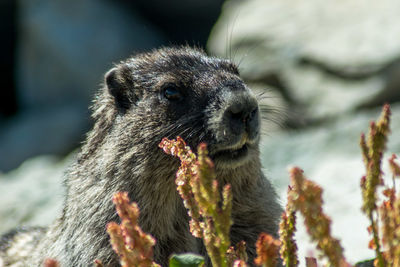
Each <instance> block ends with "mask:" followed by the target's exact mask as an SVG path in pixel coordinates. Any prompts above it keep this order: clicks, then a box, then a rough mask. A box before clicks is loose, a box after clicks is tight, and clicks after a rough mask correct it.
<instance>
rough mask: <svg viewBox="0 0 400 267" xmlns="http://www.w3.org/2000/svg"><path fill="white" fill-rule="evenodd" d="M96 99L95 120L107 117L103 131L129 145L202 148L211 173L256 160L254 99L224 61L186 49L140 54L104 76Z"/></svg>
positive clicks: (257, 124) (257, 119)
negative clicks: (169, 143) (173, 141)
mask: <svg viewBox="0 0 400 267" xmlns="http://www.w3.org/2000/svg"><path fill="white" fill-rule="evenodd" d="M97 102H98V103H97V104H96V110H95V114H94V117H95V118H96V119H97V120H98V121H102V120H104V118H101V117H102V116H105V115H104V114H105V113H104V112H106V113H107V112H108V114H109V115H106V117H107V118H108V121H109V122H108V125H107V123H104V122H100V124H104V125H105V126H104V131H109V132H110V131H111V132H113V131H128V132H129V133H126V134H125V135H124V136H123V138H122V139H123V140H124V142H128V143H129V138H131V139H132V146H134V145H135V144H137V143H146V145H149V146H150V147H148V149H153V148H152V147H153V146H154V149H157V147H158V143H159V142H160V141H161V139H162V138H163V137H168V138H176V136H181V137H182V138H183V139H184V140H185V141H186V142H187V143H188V144H189V145H190V146H191V147H192V148H196V147H197V145H198V144H199V143H200V142H205V143H207V145H208V149H209V153H210V156H211V158H212V159H213V160H214V162H215V165H216V168H221V169H225V168H237V167H239V166H241V165H243V164H246V162H249V161H252V160H258V141H259V135H260V133H259V132H260V116H259V107H258V103H257V99H256V97H255V96H254V95H253V93H252V92H251V91H250V90H249V88H248V87H247V86H246V84H245V83H244V82H243V81H242V79H241V78H240V77H239V72H238V69H237V67H236V66H235V65H234V64H233V63H232V62H230V61H228V60H224V59H219V58H215V57H208V56H207V55H205V54H204V52H202V51H200V50H196V49H192V48H188V47H179V48H162V49H159V50H154V51H152V52H149V53H144V54H139V55H137V56H134V57H132V58H130V59H128V60H126V61H124V62H121V63H120V64H117V65H116V66H115V67H114V68H113V69H111V70H110V71H109V72H107V74H106V75H105V86H104V92H103V93H102V96H101V97H99V99H98V100H97ZM110 114H112V115H110ZM98 124H99V122H98ZM160 153H161V151H160Z"/></svg>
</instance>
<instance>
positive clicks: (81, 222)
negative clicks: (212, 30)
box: [25, 47, 281, 267]
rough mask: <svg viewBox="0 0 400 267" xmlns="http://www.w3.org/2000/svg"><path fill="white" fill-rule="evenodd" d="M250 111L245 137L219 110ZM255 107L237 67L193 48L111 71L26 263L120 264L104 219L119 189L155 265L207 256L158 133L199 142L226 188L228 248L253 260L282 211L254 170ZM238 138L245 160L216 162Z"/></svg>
mask: <svg viewBox="0 0 400 267" xmlns="http://www.w3.org/2000/svg"><path fill="white" fill-rule="evenodd" d="M168 86H172V87H173V88H175V89H177V90H178V92H179V96H180V97H181V98H180V99H179V100H169V99H167V98H166V96H165V90H166V89H165V88H168ZM232 103H233V104H232ZM250 108H251V109H253V111H254V112H253V113H252V114H255V115H254V116H255V117H254V118H251V121H252V124H253V125H252V126H251V127H252V129H251V130H249V131H248V132H247V133H246V135H242V134H237V133H235V131H233V130H235V129H236V128H235V127H233V128H232V127H231V126H229V125H231V124H233V123H238V125H239V126H240V127H242V126H243V125H242V124H241V122H240V121H241V120H242V119H239V120H236V119H235V118H233V119H232V118H229V116H230V115H229V116H228V115H225V114H226V111H227V110H228V109H229V110H230V109H232V111H229V112H231V113H232V114H233V115H232V116H237V114H239V115H240V114H241V113H240V112H242V110H245V109H250ZM254 108H255V109H254ZM237 110H239V111H237ZM257 111H258V107H257V101H256V98H255V97H254V96H253V94H252V93H251V92H250V90H249V89H248V88H247V87H246V85H245V84H244V83H243V81H242V80H241V79H240V78H239V76H238V71H237V68H236V66H235V65H234V64H232V63H231V62H229V61H227V60H223V59H217V58H212V57H207V56H206V55H205V54H204V53H203V52H201V51H199V50H195V49H191V48H188V47H180V48H163V49H159V50H155V51H153V52H150V53H145V54H140V55H137V56H135V57H132V58H130V59H128V60H127V61H125V62H121V63H120V64H118V65H116V66H115V68H113V69H112V70H111V71H109V72H108V73H107V74H106V77H105V83H104V86H103V88H102V90H101V91H100V93H99V94H98V96H97V97H96V99H95V101H94V106H93V118H94V120H95V125H94V128H93V130H92V131H91V132H89V134H88V136H87V141H86V142H85V144H84V146H83V148H82V152H81V153H80V154H79V156H78V158H77V161H76V163H75V164H74V165H73V166H71V168H70V170H69V172H68V174H67V175H66V186H67V196H66V199H65V205H64V210H63V213H62V215H61V216H60V218H59V219H58V220H56V222H55V223H54V224H53V225H52V226H51V227H50V228H49V229H48V230H47V232H46V233H45V235H44V236H43V238H42V239H41V240H40V241H39V242H38V244H37V247H36V249H34V251H33V252H32V255H29V256H28V257H26V258H25V264H26V265H27V266H40V265H42V263H43V260H44V259H45V258H47V257H51V258H55V259H57V260H58V261H59V262H60V263H61V266H68V267H69V266H91V265H92V263H93V261H94V259H100V260H101V261H102V262H103V263H104V264H105V265H106V266H119V263H118V259H117V256H116V255H115V253H114V252H113V251H112V248H111V246H110V244H109V238H108V235H107V233H106V231H105V229H106V224H107V223H108V222H110V221H118V218H117V215H116V213H115V209H114V206H113V204H112V202H111V198H112V195H113V194H114V193H115V192H117V191H127V192H129V196H130V198H131V200H132V201H136V202H137V203H138V205H139V207H140V210H141V215H140V225H141V226H142V228H143V230H144V231H146V232H149V233H151V234H152V235H153V236H154V237H155V238H156V240H157V244H156V246H155V253H154V255H155V261H156V262H158V263H160V264H162V265H163V266H167V265H168V264H167V262H168V257H169V255H170V254H171V253H182V252H197V253H201V254H205V250H204V247H203V245H202V242H201V241H199V240H196V239H195V238H194V237H193V236H192V235H191V234H190V232H189V228H188V215H187V211H186V209H185V208H184V206H183V203H182V200H181V199H180V197H179V195H178V194H177V191H176V188H175V183H174V178H175V172H176V170H177V168H178V166H179V162H178V160H177V159H175V158H173V157H171V156H168V155H165V154H164V153H163V152H162V151H161V150H160V149H159V148H158V146H157V145H158V143H159V142H160V141H161V139H162V137H164V136H166V137H169V138H175V137H176V136H178V135H180V136H182V137H183V138H184V139H185V140H186V141H187V142H188V144H189V145H190V146H192V147H193V148H195V147H196V146H197V144H198V143H200V142H206V143H207V144H208V145H209V149H210V154H211V157H212V158H213V159H214V160H215V165H216V172H217V177H218V179H219V180H220V182H221V184H225V183H230V184H232V189H233V196H234V200H233V211H232V212H233V214H232V216H233V222H234V224H233V226H232V230H231V239H232V243H233V244H235V243H237V242H239V241H241V240H245V241H246V242H247V245H248V252H249V256H250V263H252V261H253V258H254V255H255V248H254V244H255V241H256V239H257V237H258V234H259V233H260V232H267V233H270V234H272V235H274V236H276V235H277V230H278V221H279V217H280V214H281V208H280V206H279V204H278V203H277V197H276V194H275V191H274V189H273V188H272V187H271V184H270V183H269V182H268V180H267V179H265V177H264V176H263V174H262V171H261V164H260V160H259V150H258V142H259V133H258V132H259V126H258V122H259V120H260V119H259V116H258V113H257ZM238 112H239V113H238ZM243 112H244V111H243ZM246 112H247V111H246ZM246 114H247V113H246ZM227 116H228V117H227ZM248 116H250V115H246V118H248ZM245 120H246V119H243V121H245ZM248 120H250V119H248ZM246 125H247V124H246ZM240 127H239V128H240ZM246 127H247V126H246ZM249 127H250V126H249ZM232 129H233V130H232ZM246 129H247V128H246ZM243 136H246V137H247V139H246V138H245V137H243ZM240 138H242V139H243V138H244V139H243V140H247V141H246V142H247V144H248V151H247V153H248V155H247V157H245V158H244V159H242V160H237V161H235V160H232V161H230V160H224V159H221V158H220V157H219V156H218V155H219V154H218V153H219V152H220V151H221V150H223V149H224V148H229V149H236V148H237V147H236V146H237V144H238V143H239V141H240ZM240 142H242V141H240ZM241 144H242V143H241Z"/></svg>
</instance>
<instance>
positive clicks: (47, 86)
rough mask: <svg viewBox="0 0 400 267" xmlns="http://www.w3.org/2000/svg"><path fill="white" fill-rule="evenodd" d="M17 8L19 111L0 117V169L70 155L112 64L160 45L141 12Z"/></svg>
mask: <svg viewBox="0 0 400 267" xmlns="http://www.w3.org/2000/svg"><path fill="white" fill-rule="evenodd" d="M18 8H19V19H18V22H19V32H18V41H19V46H18V49H17V64H16V65H17V66H16V67H17V68H16V74H17V75H16V76H17V77H16V80H17V87H18V88H17V89H18V99H19V107H20V111H19V113H18V114H17V115H16V116H15V117H13V118H11V119H10V120H9V121H6V120H0V137H1V138H0V151H1V153H0V171H9V170H11V169H13V168H16V167H17V166H18V165H19V164H20V163H21V162H23V161H24V160H26V159H27V158H29V157H32V156H34V155H38V154H57V155H60V154H61V155H65V153H67V152H69V151H71V150H72V149H73V148H74V147H76V146H77V144H78V143H79V141H81V140H82V139H83V136H84V134H85V132H86V130H87V128H88V126H89V121H90V120H89V118H90V117H89V114H88V106H89V105H90V101H91V99H92V98H93V95H94V93H95V91H96V90H97V89H98V88H99V86H100V83H101V82H102V81H103V78H102V77H103V74H104V73H105V72H106V71H107V70H108V69H110V67H111V66H112V62H118V61H119V60H122V59H125V58H126V57H128V56H129V55H130V54H132V53H134V52H137V51H140V50H144V49H148V48H150V47H154V46H159V45H161V44H162V43H165V38H164V37H163V34H162V33H160V32H159V31H158V30H157V29H155V28H154V27H152V26H151V25H150V24H149V23H146V20H144V19H142V18H141V16H140V15H139V14H137V13H135V11H134V10H129V11H128V10H127V9H126V8H124V7H123V6H122V5H121V4H118V3H116V2H113V1H107V0H100V1H96V0H88V1H83V2H82V1H78V0H72V1H65V0H54V1H47V0H20V1H19V3H18Z"/></svg>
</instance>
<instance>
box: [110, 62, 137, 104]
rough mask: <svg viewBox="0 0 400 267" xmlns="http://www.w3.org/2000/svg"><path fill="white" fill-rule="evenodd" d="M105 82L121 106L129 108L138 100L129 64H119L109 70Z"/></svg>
mask: <svg viewBox="0 0 400 267" xmlns="http://www.w3.org/2000/svg"><path fill="white" fill-rule="evenodd" d="M105 84H106V86H107V89H108V92H109V93H110V94H111V95H112V96H113V97H114V99H115V103H116V105H117V106H118V107H119V108H122V109H124V110H125V109H128V108H129V107H130V106H131V105H132V104H133V103H134V102H136V99H135V97H134V93H133V81H132V77H131V72H130V70H129V68H128V67H127V66H118V67H115V68H112V69H111V70H109V71H108V72H107V73H106V75H105Z"/></svg>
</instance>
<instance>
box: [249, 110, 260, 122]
mask: <svg viewBox="0 0 400 267" xmlns="http://www.w3.org/2000/svg"><path fill="white" fill-rule="evenodd" d="M257 113H258V108H257V107H256V108H255V109H253V110H252V111H251V112H250V115H249V117H248V120H252V119H253V118H254V117H255V116H257Z"/></svg>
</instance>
